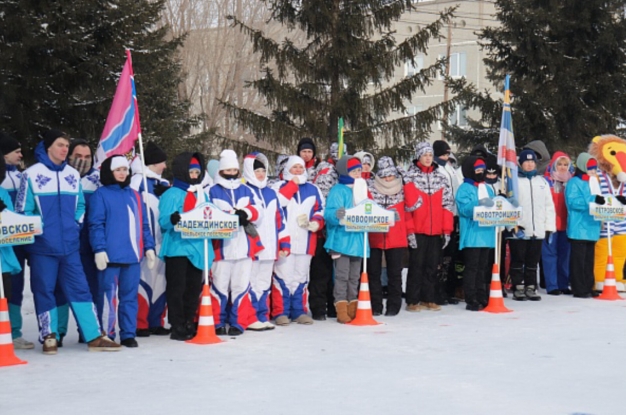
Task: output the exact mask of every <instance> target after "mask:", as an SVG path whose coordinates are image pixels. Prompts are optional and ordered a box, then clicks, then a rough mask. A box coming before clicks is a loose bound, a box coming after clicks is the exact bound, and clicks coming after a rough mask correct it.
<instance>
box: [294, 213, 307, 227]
mask: <svg viewBox="0 0 626 415" xmlns="http://www.w3.org/2000/svg"><path fill="white" fill-rule="evenodd" d="M296 222H298V226H299V227H301V228H306V227H308V226H309V215H307V214H306V213H303V214H301V215H298V216H297V217H296Z"/></svg>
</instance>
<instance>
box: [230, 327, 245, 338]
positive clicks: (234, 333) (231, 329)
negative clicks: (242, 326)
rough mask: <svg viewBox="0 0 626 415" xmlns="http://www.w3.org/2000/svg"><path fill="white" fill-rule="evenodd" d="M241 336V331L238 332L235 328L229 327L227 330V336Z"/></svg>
mask: <svg viewBox="0 0 626 415" xmlns="http://www.w3.org/2000/svg"><path fill="white" fill-rule="evenodd" d="M242 334H243V331H241V330H239V329H238V328H237V327H235V326H230V327H229V328H228V335H229V336H241V335H242Z"/></svg>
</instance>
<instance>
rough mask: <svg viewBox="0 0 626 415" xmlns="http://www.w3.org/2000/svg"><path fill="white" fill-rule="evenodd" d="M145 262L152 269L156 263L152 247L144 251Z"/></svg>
mask: <svg viewBox="0 0 626 415" xmlns="http://www.w3.org/2000/svg"><path fill="white" fill-rule="evenodd" d="M146 264H147V265H148V268H150V269H153V268H154V266H155V265H156V254H155V253H154V249H148V250H147V251H146Z"/></svg>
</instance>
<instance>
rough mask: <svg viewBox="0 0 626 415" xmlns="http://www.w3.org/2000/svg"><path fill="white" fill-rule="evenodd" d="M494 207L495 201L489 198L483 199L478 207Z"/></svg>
mask: <svg viewBox="0 0 626 415" xmlns="http://www.w3.org/2000/svg"><path fill="white" fill-rule="evenodd" d="M493 205H494V203H493V200H491V199H490V198H488V197H483V198H482V199H480V200H479V201H478V206H485V207H492V206H493Z"/></svg>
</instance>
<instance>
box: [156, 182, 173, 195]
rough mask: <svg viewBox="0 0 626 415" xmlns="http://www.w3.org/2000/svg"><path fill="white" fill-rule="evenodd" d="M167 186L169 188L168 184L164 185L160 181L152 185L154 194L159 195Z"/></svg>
mask: <svg viewBox="0 0 626 415" xmlns="http://www.w3.org/2000/svg"><path fill="white" fill-rule="evenodd" d="M169 188H170V187H169V186H166V185H164V184H162V183H157V184H155V185H154V195H155V196H156V197H161V195H162V194H163V193H165V191H166V190H167V189H169Z"/></svg>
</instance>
